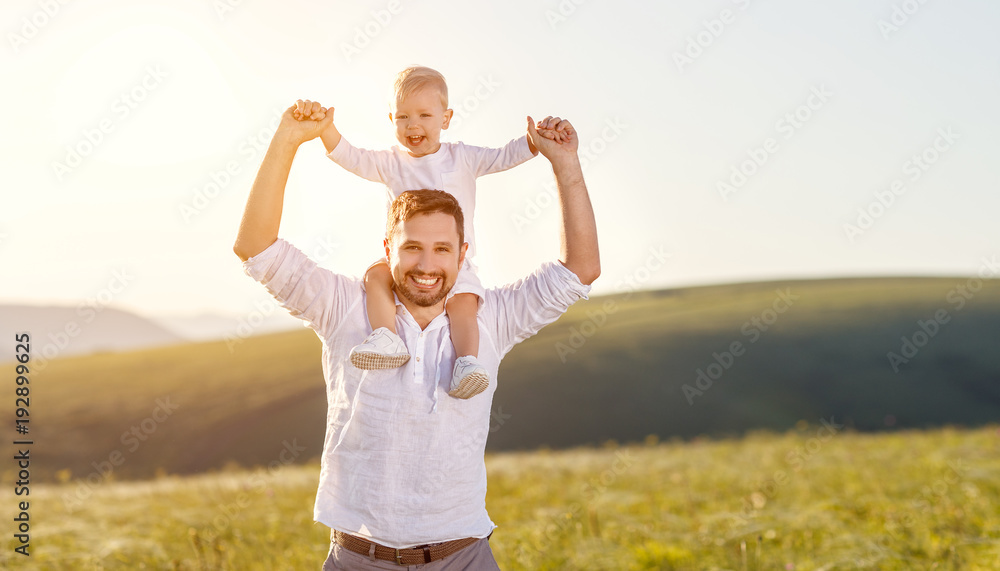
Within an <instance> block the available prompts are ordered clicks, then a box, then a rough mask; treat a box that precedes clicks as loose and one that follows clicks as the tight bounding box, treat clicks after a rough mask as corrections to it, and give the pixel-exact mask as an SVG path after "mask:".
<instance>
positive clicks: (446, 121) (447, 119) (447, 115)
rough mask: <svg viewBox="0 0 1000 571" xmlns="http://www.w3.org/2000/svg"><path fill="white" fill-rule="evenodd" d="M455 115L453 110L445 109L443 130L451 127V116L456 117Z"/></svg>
mask: <svg viewBox="0 0 1000 571" xmlns="http://www.w3.org/2000/svg"><path fill="white" fill-rule="evenodd" d="M454 114H455V111H454V110H452V109H445V110H444V124H443V125H441V128H442V129H447V128H448V125H451V116H452V115H454Z"/></svg>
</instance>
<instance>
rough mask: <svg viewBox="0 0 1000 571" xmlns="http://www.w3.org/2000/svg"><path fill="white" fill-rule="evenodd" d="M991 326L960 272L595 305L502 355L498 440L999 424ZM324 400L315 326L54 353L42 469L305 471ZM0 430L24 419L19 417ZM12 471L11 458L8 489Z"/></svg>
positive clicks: (36, 454) (38, 382)
mask: <svg viewBox="0 0 1000 571" xmlns="http://www.w3.org/2000/svg"><path fill="white" fill-rule="evenodd" d="M970 286H979V289H978V291H975V292H972V291H969V290H968V288H969V287H970ZM959 287H964V288H966V289H967V291H965V292H964V293H965V295H963V293H962V292H961V291H959V290H958V289H956V288H959ZM935 318H936V319H937V321H934V322H933V323H935V324H937V326H936V329H935V327H934V325H932V324H931V320H935ZM920 322H922V323H923V328H922V327H921V325H920ZM924 329H926V330H927V331H930V332H932V333H933V335H930V334H928V333H923V332H922V331H923V330H924ZM998 332H1000V284H998V283H996V282H995V281H992V282H990V281H988V282H986V283H985V285H980V284H977V283H976V282H971V283H968V280H967V279H964V278H913V279H907V278H886V279H839V280H814V281H787V282H773V283H750V284H737V285H726V286H712V287H697V288H684V289H673V290H663V291H656V292H642V293H635V294H628V293H626V294H621V295H616V296H607V297H595V298H593V299H591V300H589V301H585V302H581V303H578V304H577V305H575V306H574V307H573V308H572V309H571V311H570V312H569V313H568V314H567V315H565V316H564V317H563V318H562V319H561V320H559V321H558V322H556V323H555V324H553V325H550V326H549V327H547V328H545V329H543V330H542V331H541V332H540V333H539V334H538V335H537V336H535V337H534V338H532V339H529V340H528V341H526V342H524V343H522V344H521V345H519V346H518V347H516V348H515V349H514V350H513V351H512V352H511V354H510V355H509V356H508V358H507V359H506V360H505V361H504V363H503V366H502V367H501V370H500V388H499V389H498V391H497V393H496V396H495V399H494V418H493V425H492V426H493V433H492V434H491V435H490V448H491V449H492V450H509V449H532V448H537V447H542V446H547V447H570V446H576V445H583V444H593V443H600V442H604V441H607V440H609V439H613V440H617V441H620V442H629V441H642V440H643V439H644V438H645V437H646V436H647V435H650V434H655V435H658V436H659V437H660V438H661V439H670V438H678V437H679V438H684V439H687V438H693V437H697V436H699V435H715V436H719V435H727V434H736V433H743V432H746V431H748V430H753V429H758V428H767V429H773V430H777V431H784V430H787V429H789V428H791V427H793V426H795V425H796V423H797V422H798V421H800V420H805V421H807V422H809V423H812V424H817V423H819V422H820V420H821V419H827V420H828V421H831V422H834V423H837V424H845V425H847V426H849V427H852V428H854V429H857V430H883V429H899V428H924V427H931V426H940V425H946V424H962V425H973V426H974V425H981V424H984V423H987V422H991V421H993V422H995V421H997V420H998V419H1000V383H997V381H998V380H1000V354H998V352H997V351H995V350H994V349H995V347H996V343H997V341H996V340H997V333H998ZM903 338H906V339H908V340H910V342H913V343H915V345H914V346H913V349H914V350H915V351H916V352H915V354H914V353H913V352H912V351H910V350H909V348H906V350H905V351H904V347H903V345H904V343H903ZM737 343H738V345H735V344H737ZM917 345H919V347H917ZM890 352H894V353H897V354H899V355H900V356H901V357H903V358H906V359H908V362H906V363H901V362H895V363H894V362H891V361H890V358H889V357H888V356H887V355H888V354H889V353H890ZM894 365H896V369H898V372H896V371H894ZM699 370H701V371H703V372H704V373H705V378H703V379H702V380H701V382H700V383H701V384H700V385H699V381H698V376H699V374H698V371H699ZM709 375H711V376H714V377H717V378H715V379H710V378H709ZM709 381H710V384H709ZM685 385H687V386H688V387H689V388H687V389H685ZM695 391H697V392H695ZM699 393H700V394H699ZM325 407H326V403H325V392H324V384H323V379H322V373H321V370H320V344H319V341H318V339H317V338H316V337H315V335H314V334H313V333H312V332H311V331H309V330H307V329H303V330H302V331H294V332H288V333H281V334H273V335H262V336H257V337H250V338H247V339H246V340H243V341H242V342H239V343H236V344H231V346H230V345H227V343H225V342H212V343H198V344H187V345H178V346H172V347H165V348H159V349H153V350H143V351H135V352H131V353H125V354H101V355H92V356H87V357H73V358H66V359H61V360H56V361H53V362H51V363H50V364H49V365H48V367H47V368H46V369H45V370H44V371H41V372H39V373H37V374H35V375H33V376H32V383H31V423H30V429H31V434H30V436H31V437H32V438H33V439H34V440H35V442H36V445H35V447H34V448H33V449H32V459H33V463H32V476H33V477H34V478H39V479H42V480H45V479H48V480H51V479H62V480H66V479H69V478H73V479H78V478H84V477H87V476H88V475H93V476H94V478H102V477H103V476H102V474H105V473H108V469H109V468H110V469H111V472H110V473H111V474H113V477H115V478H136V477H149V476H152V475H154V474H155V473H157V471H158V470H160V471H165V472H167V473H171V474H174V473H177V474H190V473H197V472H202V471H206V470H213V469H218V468H221V467H224V466H226V465H227V464H233V463H235V464H239V465H243V466H252V465H266V464H268V463H269V462H273V461H274V460H275V458H277V457H278V455H279V454H280V453H281V451H282V450H283V449H286V448H289V447H291V446H293V445H294V446H295V447H298V448H301V449H302V450H301V451H300V452H299V459H300V460H303V461H304V460H308V459H311V458H315V457H317V456H319V454H320V453H321V450H322V443H323V435H324V427H325V410H326V408H325ZM831 419H832V420H831ZM0 425H2V426H12V425H13V408H12V406H7V407H3V409H2V410H0ZM298 448H297V450H298ZM10 465H11V463H7V464H5V465H0V470H3V474H4V480H5V481H9V480H10V478H11V476H13V474H12V473H11V471H10V470H11V468H10ZM60 471H61V472H60Z"/></svg>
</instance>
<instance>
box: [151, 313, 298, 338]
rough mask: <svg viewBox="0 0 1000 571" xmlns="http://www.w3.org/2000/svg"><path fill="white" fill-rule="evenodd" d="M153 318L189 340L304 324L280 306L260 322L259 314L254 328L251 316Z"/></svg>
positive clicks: (271, 330) (209, 314) (258, 331)
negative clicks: (250, 324)
mask: <svg viewBox="0 0 1000 571" xmlns="http://www.w3.org/2000/svg"><path fill="white" fill-rule="evenodd" d="M150 319H151V320H152V321H154V322H156V323H158V324H160V325H161V326H163V327H165V328H166V329H168V330H170V331H173V332H174V333H175V334H177V335H179V336H181V337H183V338H184V339H186V340H188V341H214V340H219V339H226V338H227V337H235V336H239V335H240V333H241V332H242V331H252V333H251V334H252V335H261V334H265V333H275V332H278V331H288V330H290V329H298V328H301V327H302V321H301V320H299V319H295V318H294V317H292V316H291V315H289V314H288V312H287V311H284V310H282V309H280V308H278V309H277V310H276V311H275V312H274V313H272V314H270V315H267V316H264V317H263V318H262V319H263V320H262V321H260V322H259V323H258V321H257V320H256V319H257V318H256V317H255V318H254V322H253V327H249V320H248V318H245V317H244V318H236V317H232V316H225V315H219V314H217V313H201V314H198V315H168V316H154V317H151V318H150Z"/></svg>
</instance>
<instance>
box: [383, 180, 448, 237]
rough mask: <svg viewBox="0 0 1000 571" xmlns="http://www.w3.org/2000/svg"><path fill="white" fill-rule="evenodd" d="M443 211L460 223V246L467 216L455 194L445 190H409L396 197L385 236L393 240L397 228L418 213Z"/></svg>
mask: <svg viewBox="0 0 1000 571" xmlns="http://www.w3.org/2000/svg"><path fill="white" fill-rule="evenodd" d="M435 212H442V213H444V214H447V215H449V216H452V217H454V218H455V224H457V225H458V246H459V247H461V246H462V244H464V243H465V216H464V215H463V214H462V207H461V206H459V205H458V200H456V199H455V197H454V196H452V195H450V194H448V193H447V192H445V191H443V190H407V191H406V192H404V193H402V194H400V195H399V196H398V197H396V200H393V201H392V204H391V205H390V206H389V216H388V218H387V219H386V223H385V237H386V239H387V240H389V241H392V239H393V237H394V236H395V234H396V228H397V227H398V226H399V225H400V224H401V223H403V222H406V221H407V220H410V219H411V218H413V217H414V216H416V215H418V214H433V213H435Z"/></svg>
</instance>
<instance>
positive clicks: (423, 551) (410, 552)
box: [330, 530, 479, 565]
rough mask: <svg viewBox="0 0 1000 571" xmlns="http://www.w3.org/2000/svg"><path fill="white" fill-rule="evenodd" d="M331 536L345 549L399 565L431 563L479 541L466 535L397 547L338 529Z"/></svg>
mask: <svg viewBox="0 0 1000 571" xmlns="http://www.w3.org/2000/svg"><path fill="white" fill-rule="evenodd" d="M330 538H331V539H332V540H333V542H334V543H336V544H338V545H340V546H341V547H343V548H344V549H347V550H349V551H353V552H355V553H360V554H361V555H368V556H374V557H375V559H381V560H383V561H392V562H393V563H395V564H397V565H420V564H421V563H430V562H431V561H437V560H438V559H444V558H445V557H448V556H449V555H452V554H454V553H458V552H459V551H461V550H462V549H465V548H466V547H468V546H470V545H472V544H473V543H475V542H477V541H479V538H477V537H466V538H464V539H456V540H454V541H445V542H444V543H432V544H428V545H418V546H416V547H410V548H407V549H395V548H393V547H386V546H384V545H381V544H378V543H374V542H371V541H368V540H367V539H362V538H360V537H357V536H354V535H351V534H349V533H344V532H342V531H337V530H333V534H331V536H330Z"/></svg>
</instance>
